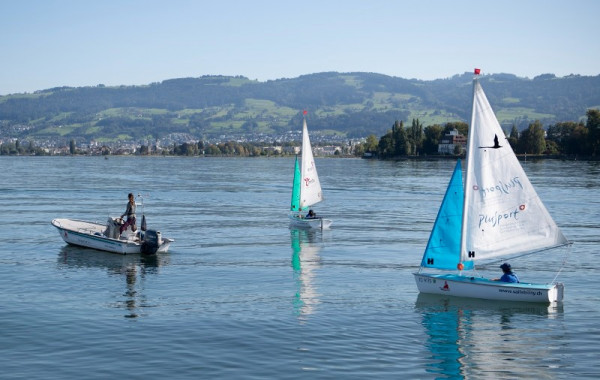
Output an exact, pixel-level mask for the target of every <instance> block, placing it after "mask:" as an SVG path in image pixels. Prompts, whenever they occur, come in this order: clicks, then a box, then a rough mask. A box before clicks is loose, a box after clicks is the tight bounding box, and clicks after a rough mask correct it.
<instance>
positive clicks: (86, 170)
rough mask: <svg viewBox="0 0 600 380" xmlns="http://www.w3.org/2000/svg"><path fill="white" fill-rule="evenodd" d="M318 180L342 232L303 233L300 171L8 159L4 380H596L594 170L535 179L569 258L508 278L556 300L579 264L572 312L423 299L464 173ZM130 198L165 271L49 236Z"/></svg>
mask: <svg viewBox="0 0 600 380" xmlns="http://www.w3.org/2000/svg"><path fill="white" fill-rule="evenodd" d="M317 166H318V168H319V175H320V177H321V182H322V184H323V188H324V194H325V197H326V201H325V202H323V203H322V204H320V205H318V207H317V208H316V211H317V213H318V214H321V215H327V216H328V217H330V218H331V219H333V220H334V225H333V227H332V229H331V230H329V231H324V232H313V233H308V232H306V231H297V230H290V229H288V225H287V209H288V207H289V202H290V186H291V181H292V178H291V177H292V170H293V158H273V159H266V158H265V159H211V158H133V157H130V158H128V157H110V158H109V159H106V160H105V159H103V158H99V157H43V158H37V157H0V168H1V169H2V174H3V176H2V181H1V183H0V207H1V210H2V211H1V214H0V284H1V287H2V292H1V294H0V336H1V339H0V368H1V373H2V375H0V376H1V377H2V378H6V379H36V378H43V379H46V378H60V379H106V378H110V377H113V378H127V379H148V378H172V379H188V378H189V379H196V378H236V379H238V378H276V379H287V378H290V379H297V378H335V379H339V378H344V379H346V378H347V379H353V378H355V379H365V378H369V379H374V378H419V379H421V378H423V379H434V378H491V379H501V378H506V379H514V378H534V379H563V378H564V379H567V378H596V377H598V376H600V364H599V361H598V352H599V349H598V345H599V344H600V323H598V320H600V295H599V294H600V293H599V292H598V289H599V288H600V264H599V263H598V252H599V249H598V248H599V244H600V228H599V223H598V217H599V216H600V197H599V196H598V195H599V194H598V192H599V191H600V164H598V163H588V162H561V161H550V160H546V161H537V162H526V163H523V166H524V168H525V171H526V172H527V173H528V175H529V177H530V179H531V181H532V183H533V184H534V186H536V188H537V190H538V193H539V194H540V196H541V198H542V199H543V200H544V202H545V204H546V206H547V207H548V209H549V210H550V213H551V214H552V215H553V217H554V219H555V220H556V221H557V223H558V224H559V226H561V228H562V229H563V232H564V233H565V235H566V236H567V237H568V238H569V239H570V240H572V241H574V243H575V244H574V245H573V247H572V249H571V250H570V252H567V253H568V256H565V255H564V252H559V255H558V256H556V257H553V256H549V255H537V256H536V255H534V256H530V257H527V258H523V259H520V260H515V261H513V262H512V263H513V266H514V267H516V269H517V272H518V274H519V276H520V277H521V278H522V279H527V280H540V281H551V280H552V279H553V278H554V276H555V275H556V271H557V270H558V268H559V267H560V265H561V264H562V262H563V261H564V260H566V265H565V267H564V269H563V270H562V272H561V273H560V276H559V279H560V280H561V281H563V282H564V283H565V284H566V293H565V297H566V299H565V302H564V303H563V304H562V305H558V306H557V305H554V306H546V305H536V304H522V305H515V304H504V303H499V302H487V301H475V300H465V299H448V298H443V297H428V296H423V295H419V294H418V292H417V289H416V286H415V284H414V280H413V276H412V273H413V272H414V271H416V270H417V269H418V264H419V262H420V260H421V255H422V252H423V250H424V248H425V244H426V242H427V238H428V235H429V231H430V229H431V227H432V224H433V220H434V219H435V216H436V213H437V208H438V206H439V203H440V202H441V198H442V197H443V194H444V191H445V186H446V184H447V182H448V180H449V177H450V174H451V172H452V169H453V167H454V162H453V161H432V162H425V161H402V162H378V161H365V160H357V159H317ZM128 192H134V193H141V194H145V195H146V201H145V214H146V217H147V220H148V225H149V228H157V229H159V230H160V231H161V232H162V234H163V236H167V237H173V238H175V239H176V242H175V243H174V244H173V245H172V246H171V250H170V252H169V253H168V254H164V255H159V256H158V257H155V258H144V257H140V256H139V255H130V256H120V255H115V254H110V253H104V252H98V251H94V250H89V249H83V248H77V247H72V246H67V245H65V243H64V242H63V241H62V239H61V238H60V237H59V235H58V233H57V231H56V230H55V229H54V228H53V227H52V226H51V225H50V221H51V220H52V219H53V218H58V217H65V218H76V219H85V220H97V221H102V222H104V221H105V220H106V219H107V217H108V216H109V215H112V216H115V215H120V214H121V213H122V212H123V211H124V210H125V204H126V202H127V193H128ZM140 211H141V209H139V208H138V214H140ZM480 269H481V271H482V272H483V273H484V274H487V273H488V272H489V275H497V274H498V272H499V270H498V269H497V266H496V265H491V266H489V267H487V268H486V267H483V268H480Z"/></svg>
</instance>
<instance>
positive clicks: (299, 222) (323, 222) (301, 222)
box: [289, 215, 333, 230]
mask: <svg viewBox="0 0 600 380" xmlns="http://www.w3.org/2000/svg"><path fill="white" fill-rule="evenodd" d="M289 218H290V227H293V228H303V229H319V230H326V229H328V228H329V227H330V226H331V224H332V223H333V222H332V220H331V219H323V218H299V217H298V216H297V215H290V216H289Z"/></svg>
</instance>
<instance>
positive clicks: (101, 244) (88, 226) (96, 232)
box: [52, 219, 174, 255]
mask: <svg viewBox="0 0 600 380" xmlns="http://www.w3.org/2000/svg"><path fill="white" fill-rule="evenodd" d="M52 225H53V226H54V227H56V228H57V229H58V233H59V234H60V237H61V238H62V239H63V240H64V241H65V242H66V243H68V244H72V245H77V246H81V247H86V248H93V249H98V250H101V251H107V252H112V253H119V254H122V255H126V254H131V253H142V242H140V240H139V237H138V235H137V234H134V233H125V232H124V233H123V236H122V237H121V238H119V239H113V238H110V237H108V236H106V235H104V232H105V231H106V226H105V225H103V224H100V223H95V222H86V221H82V220H73V219H54V220H52ZM161 240H162V241H161V244H160V245H159V246H158V249H157V251H156V253H165V252H167V251H168V249H169V245H171V243H172V242H173V241H174V240H173V239H168V238H162V239H161Z"/></svg>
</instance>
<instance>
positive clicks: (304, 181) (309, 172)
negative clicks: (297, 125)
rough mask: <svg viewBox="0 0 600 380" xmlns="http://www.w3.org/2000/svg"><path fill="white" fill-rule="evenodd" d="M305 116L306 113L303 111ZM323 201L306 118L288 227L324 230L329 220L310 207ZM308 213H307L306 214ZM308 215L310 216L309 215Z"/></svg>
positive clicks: (295, 169)
mask: <svg viewBox="0 0 600 380" xmlns="http://www.w3.org/2000/svg"><path fill="white" fill-rule="evenodd" d="M304 115H306V111H304ZM322 200H323V191H322V189H321V182H320V181H319V175H318V174H317V167H316V166H315V159H314V157H313V152H312V146H311V144H310V137H309V136H308V127H307V126H306V118H304V120H303V125H302V151H301V162H300V165H299V164H298V157H297V156H296V163H295V166H294V180H293V185H292V202H291V205H290V214H289V219H290V227H295V228H317V229H326V228H329V227H330V226H331V224H332V221H331V219H324V218H322V217H320V216H317V215H316V214H313V213H312V212H311V211H312V210H310V207H311V206H313V205H314V204H317V203H319V202H321V201H322ZM307 211H308V213H307ZM309 213H310V215H309Z"/></svg>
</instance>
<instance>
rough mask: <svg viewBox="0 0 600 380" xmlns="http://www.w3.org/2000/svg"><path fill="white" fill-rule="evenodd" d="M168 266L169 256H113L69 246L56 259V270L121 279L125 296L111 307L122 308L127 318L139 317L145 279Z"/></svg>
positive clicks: (143, 298)
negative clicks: (84, 271)
mask: <svg viewBox="0 0 600 380" xmlns="http://www.w3.org/2000/svg"><path fill="white" fill-rule="evenodd" d="M168 264H169V256H168V255H149V256H146V255H135V254H134V255H114V254H110V253H106V252H102V251H97V250H95V249H90V248H83V247H78V246H72V245H67V246H64V247H62V248H61V250H60V253H59V255H58V259H57V265H58V267H59V269H61V268H62V269H80V268H100V269H104V270H106V271H107V273H108V274H109V276H122V277H123V278H124V279H125V285H126V287H125V293H123V294H122V300H121V298H120V297H119V298H118V299H119V301H118V302H117V303H116V304H115V305H114V306H115V307H116V308H124V309H125V310H126V314H125V317H126V318H137V317H139V316H140V311H141V309H142V308H143V307H144V306H143V304H144V301H145V296H144V294H143V293H142V292H141V290H143V283H144V281H145V279H146V278H147V277H148V276H149V275H156V274H158V270H159V267H161V266H165V265H168Z"/></svg>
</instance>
